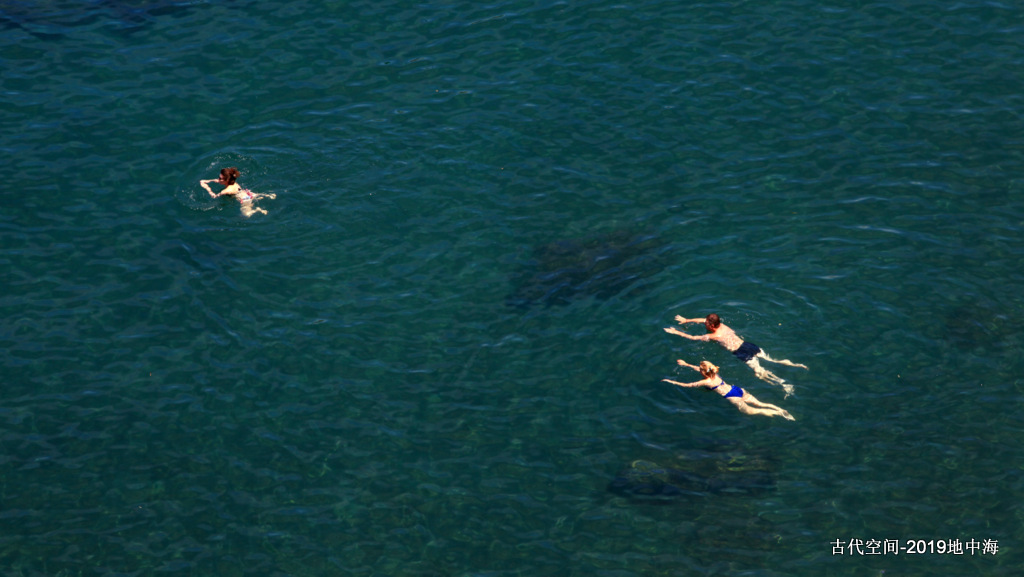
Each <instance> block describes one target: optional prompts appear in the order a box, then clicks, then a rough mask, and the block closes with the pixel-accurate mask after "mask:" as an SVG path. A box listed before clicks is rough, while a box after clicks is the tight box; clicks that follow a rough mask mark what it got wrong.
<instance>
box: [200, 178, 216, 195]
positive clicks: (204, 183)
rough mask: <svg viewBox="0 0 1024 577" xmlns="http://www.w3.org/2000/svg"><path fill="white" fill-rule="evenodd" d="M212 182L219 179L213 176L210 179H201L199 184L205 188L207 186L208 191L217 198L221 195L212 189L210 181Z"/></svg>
mask: <svg viewBox="0 0 1024 577" xmlns="http://www.w3.org/2000/svg"><path fill="white" fill-rule="evenodd" d="M211 182H217V179H216V178H211V179H209V180H200V181H199V185H200V186H202V187H203V188H205V189H206V192H208V193H210V196H212V197H213V198H217V196H219V195H216V194H214V193H213V190H211V189H210V184H209V183H211Z"/></svg>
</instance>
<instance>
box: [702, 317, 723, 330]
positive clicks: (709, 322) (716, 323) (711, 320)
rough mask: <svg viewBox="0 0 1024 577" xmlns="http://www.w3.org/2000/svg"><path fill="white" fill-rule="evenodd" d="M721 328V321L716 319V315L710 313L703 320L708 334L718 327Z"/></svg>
mask: <svg viewBox="0 0 1024 577" xmlns="http://www.w3.org/2000/svg"><path fill="white" fill-rule="evenodd" d="M720 326H722V319H720V318H718V315H716V314H715V313H711V314H709V315H708V316H707V318H705V319H704V327H705V328H707V329H708V332H709V333H713V332H715V331H717V330H718V327H720Z"/></svg>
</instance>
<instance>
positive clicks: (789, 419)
mask: <svg viewBox="0 0 1024 577" xmlns="http://www.w3.org/2000/svg"><path fill="white" fill-rule="evenodd" d="M782 416H783V417H785V418H786V420H787V421H795V420H796V419H795V418H794V417H793V415H790V414H789V411H787V410H786V409H782Z"/></svg>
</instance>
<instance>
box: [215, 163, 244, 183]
mask: <svg viewBox="0 0 1024 577" xmlns="http://www.w3.org/2000/svg"><path fill="white" fill-rule="evenodd" d="M239 176H242V173H241V172H238V169H237V168H235V167H234V166H232V167H231V168H222V169H220V181H221V182H223V183H225V184H229V185H230V184H234V183H235V181H236V180H238V177H239Z"/></svg>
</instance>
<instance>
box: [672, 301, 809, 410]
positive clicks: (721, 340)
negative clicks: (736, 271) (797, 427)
mask: <svg viewBox="0 0 1024 577" xmlns="http://www.w3.org/2000/svg"><path fill="white" fill-rule="evenodd" d="M676 322H677V323H679V324H681V325H685V324H687V323H704V328H706V329H707V331H708V334H706V335H700V336H699V337H695V336H693V335H688V334H686V333H684V332H683V331H681V330H679V329H677V328H675V327H669V328H667V329H665V332H666V333H669V334H672V335H679V336H681V337H683V338H687V339H690V340H691V341H715V342H716V343H718V344H720V345H722V346H723V347H725V349H726V350H727V351H729V352H731V353H732V354H733V355H734V356H735V357H736V358H737V359H739V360H741V361H743V362H744V363H747V365H749V366H750V368H752V369H754V374H755V375H757V378H759V379H761V380H763V381H767V382H769V383H772V384H776V385H781V386H782V390H784V391H786V396H787V397H788V396H790V395H792V394H793V385H790V384H789V383H787V382H786V381H784V380H783V379H781V378H779V377H778V376H776V375H774V374H772V373H771V372H770V371H768V370H767V369H765V368H764V367H762V366H761V363H759V362H757V360H758V359H764V360H766V361H769V362H772V363H778V364H780V365H786V366H788V367H799V368H801V369H806V368H807V365H801V364H797V363H794V362H792V361H787V360H785V359H783V360H780V361H777V360H775V359H773V358H771V357H769V356H768V353H766V352H764V351H762V350H761V347H759V346H757V345H755V344H754V343H751V342H748V341H744V340H743V339H741V338H740V337H739V335H737V334H736V332H735V331H733V330H732V329H730V328H729V327H727V326H726V325H725V324H723V323H722V319H720V318H718V315H716V314H715V313H711V314H709V315H708V316H707V318H703V319H686V318H683V317H682V316H680V315H676Z"/></svg>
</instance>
